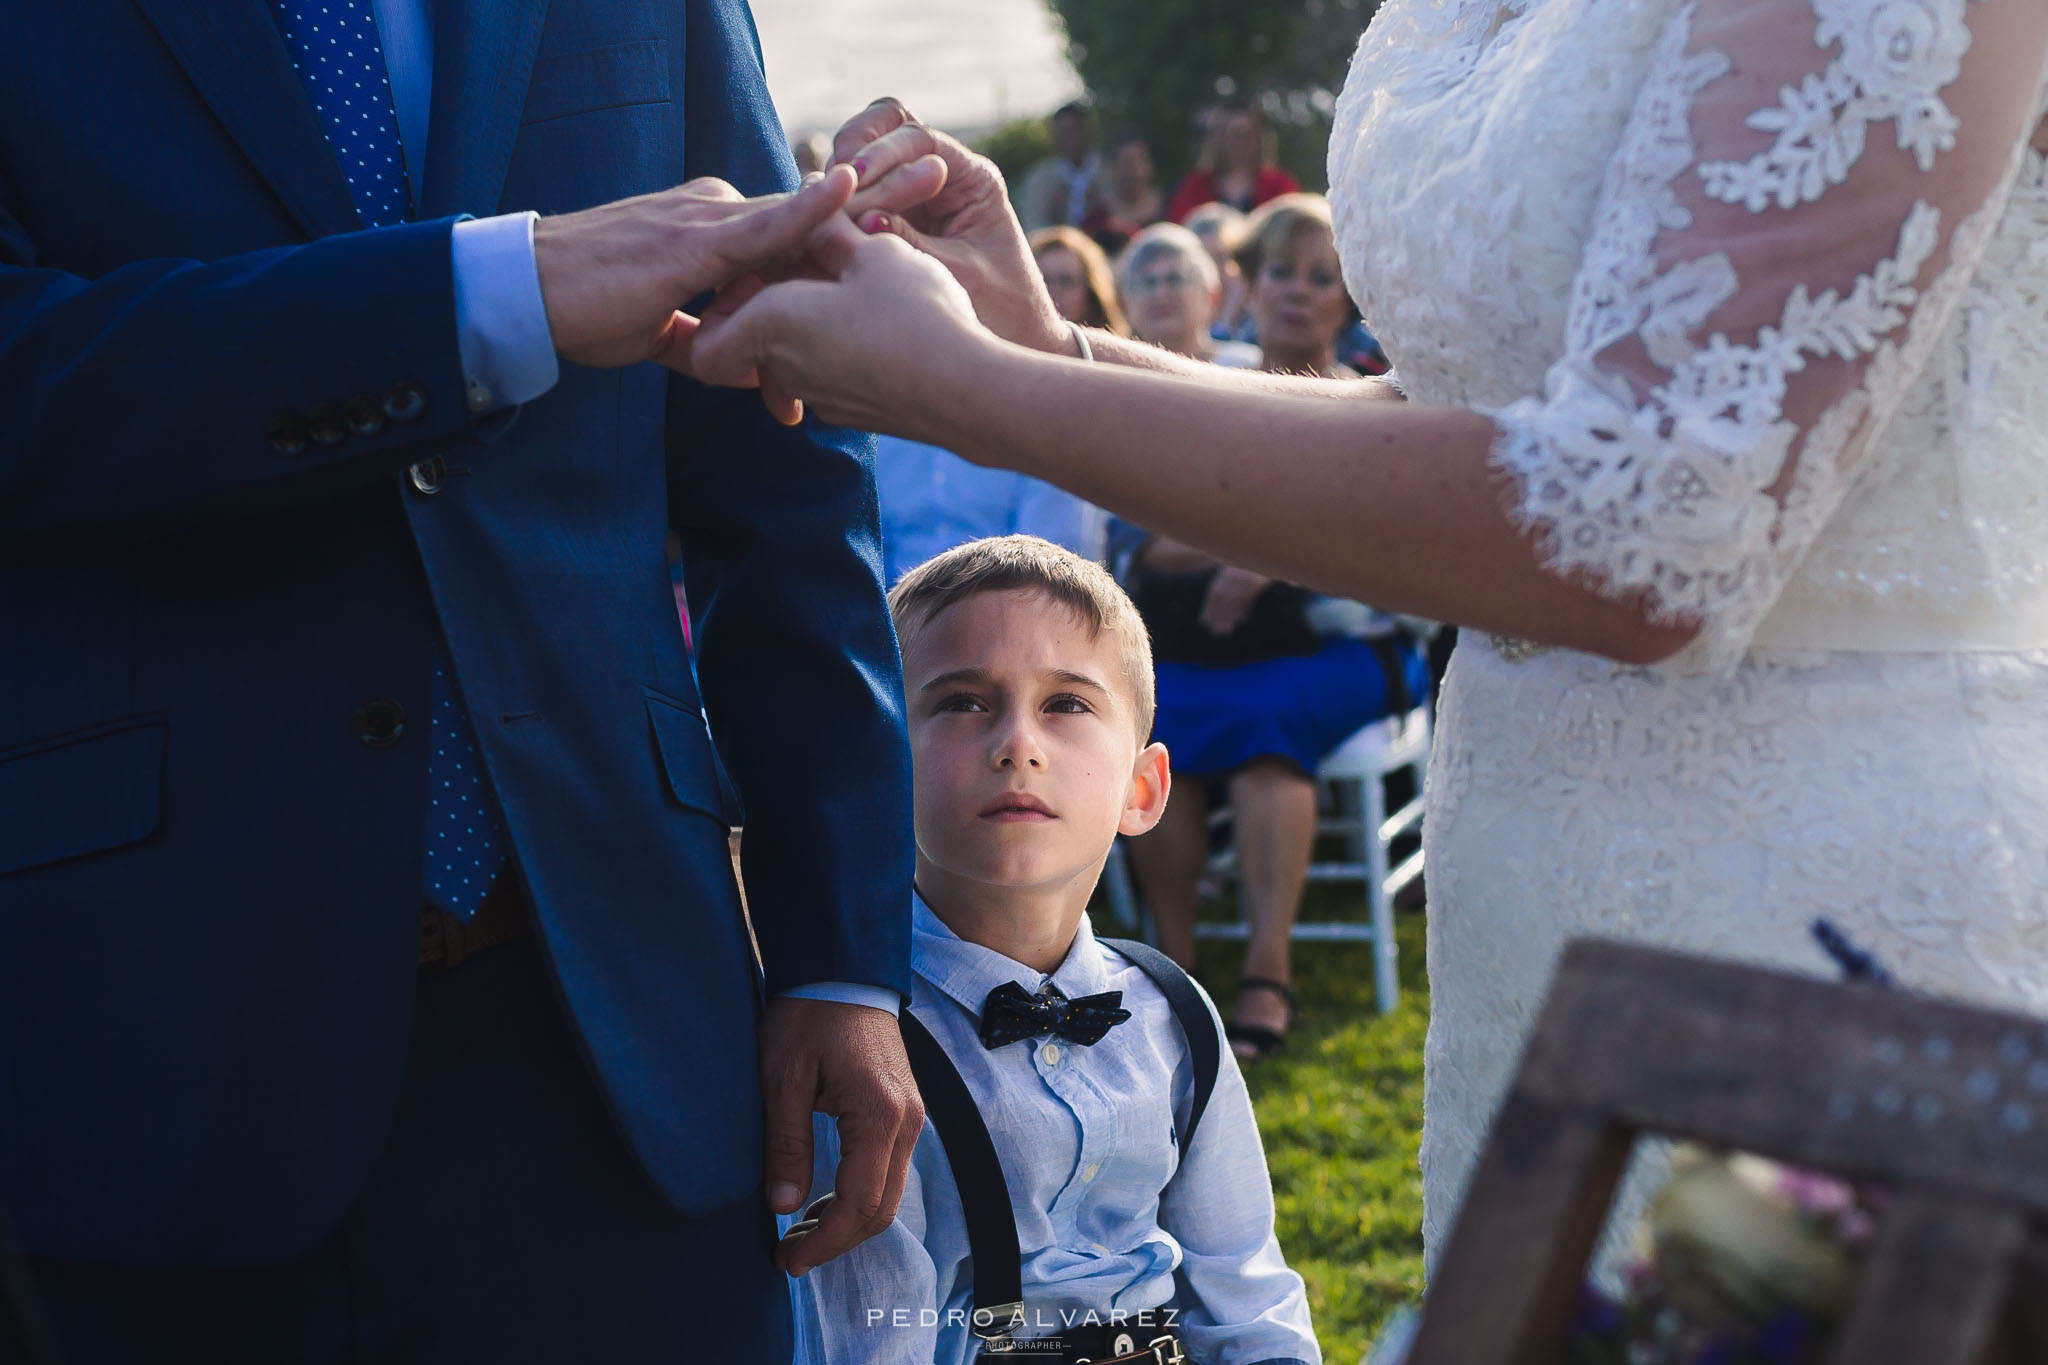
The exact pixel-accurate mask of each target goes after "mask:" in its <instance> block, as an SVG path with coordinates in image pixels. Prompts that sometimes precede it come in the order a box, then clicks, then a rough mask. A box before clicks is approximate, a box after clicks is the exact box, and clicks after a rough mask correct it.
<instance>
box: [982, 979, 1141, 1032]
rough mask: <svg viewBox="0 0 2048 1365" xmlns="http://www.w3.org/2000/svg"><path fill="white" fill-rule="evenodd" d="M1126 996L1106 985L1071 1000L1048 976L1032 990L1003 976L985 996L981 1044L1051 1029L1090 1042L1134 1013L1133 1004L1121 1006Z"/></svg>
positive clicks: (1050, 1030)
mask: <svg viewBox="0 0 2048 1365" xmlns="http://www.w3.org/2000/svg"><path fill="white" fill-rule="evenodd" d="M1123 998H1124V993H1123V992H1122V991H1104V992H1102V993H1101V994H1100V995H1084V996H1080V997H1078V998H1077V999H1073V1000H1069V999H1067V997H1066V994H1065V992H1063V991H1061V990H1060V988H1059V987H1058V986H1055V985H1053V984H1052V982H1050V981H1048V982H1046V983H1045V984H1044V985H1043V986H1040V987H1039V988H1038V994H1036V995H1032V994H1030V993H1029V992H1027V991H1026V990H1025V989H1024V988H1023V987H1022V986H1020V985H1018V984H1017V983H1016V982H1014V981H1005V982H1004V983H1003V984H1002V985H1000V986H998V987H996V988H995V989H994V990H992V991H990V992H989V993H988V999H987V1000H985V1001H983V1002H982V1006H981V1045H982V1046H983V1047H987V1048H997V1047H1002V1046H1003V1045H1004V1044H1006V1043H1017V1042H1022V1041H1023V1040H1024V1039H1026V1038H1037V1037H1039V1036H1041V1035H1043V1034H1047V1033H1051V1034H1057V1035H1058V1036H1059V1037H1062V1038H1064V1039H1066V1040H1067V1041H1068V1042H1070V1043H1079V1044H1080V1045H1081V1046H1082V1047H1089V1046H1092V1045H1093V1044H1095V1043H1098V1042H1100V1041H1101V1040H1102V1035H1103V1034H1105V1033H1107V1032H1109V1031H1110V1030H1111V1029H1112V1028H1114V1027H1116V1026H1117V1025H1118V1024H1121V1023H1122V1022H1123V1021H1124V1020H1126V1019H1128V1018H1130V1017H1131V1012H1130V1011H1129V1010H1126V1009H1119V1008H1117V1007H1118V1006H1119V1005H1120V1004H1122V1002H1123Z"/></svg>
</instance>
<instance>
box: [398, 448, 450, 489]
mask: <svg viewBox="0 0 2048 1365" xmlns="http://www.w3.org/2000/svg"><path fill="white" fill-rule="evenodd" d="M447 473H448V462H447V461H446V460H444V459H442V458H441V457H440V456H439V455H429V456H428V457H427V458H426V459H424V460H421V461H420V462H419V463H417V464H415V465H413V466H412V467H411V468H410V469H408V470H406V471H405V477H406V479H407V480H408V481H409V482H410V483H411V484H412V486H413V491H414V492H416V493H419V494H421V495H423V496H426V497H432V496H433V495H434V494H436V493H438V492H440V491H441V480H442V478H443V477H445V476H446V475H447Z"/></svg>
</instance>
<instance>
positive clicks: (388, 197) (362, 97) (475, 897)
mask: <svg viewBox="0 0 2048 1365" xmlns="http://www.w3.org/2000/svg"><path fill="white" fill-rule="evenodd" d="M371 4H372V0H270V8H271V12H272V13H273V14H275V15H276V17H277V28H278V32H279V33H281V34H283V35H284V45H285V48H286V49H287V50H288V51H289V52H290V53H291V59H292V69H293V70H294V71H296V72H298V73H299V79H300V80H301V81H303V82H304V83H305V86H306V93H307V94H309V95H311V96H312V97H313V107H314V109H316V110H317V111H319V114H320V127H321V130H322V131H323V132H325V133H326V135H327V145H328V146H329V147H330V148H332V149H333V151H334V155H335V157H336V159H337V160H339V161H340V163H341V170H342V174H343V175H345V176H346V177H347V178H348V187H349V192H350V193H351V194H353V195H354V196H355V201H356V211H357V213H359V214H360V215H362V219H363V225H364V226H365V227H387V226H389V225H390V224H392V223H402V222H404V221H405V220H406V218H407V217H408V216H409V214H410V213H411V209H412V193H411V189H410V187H409V185H408V183H407V181H406V175H405V147H404V144H403V143H401V142H400V141H399V137H398V115H397V113H396V112H395V111H394V107H393V105H392V102H391V80H390V77H389V75H388V74H387V73H386V70H385V67H384V47H383V45H382V44H381V43H380V42H378V40H377V21H376V17H375V15H374V14H373V13H372V12H371ZM429 730H430V733H429V735H428V742H429V743H430V744H431V745H432V746H433V750H432V752H431V753H430V754H429V756H428V759H427V785H428V788H429V791H428V793H427V799H428V801H429V802H430V803H431V804H430V805H429V807H428V818H427V824H428V828H427V896H428V899H430V900H432V901H433V903H434V904H436V905H438V906H440V907H441V908H442V909H443V910H446V911H448V912H449V913H450V914H453V915H460V916H461V917H463V918H464V919H467V918H468V917H469V916H471V915H474V914H475V913H476V908H477V905H478V903H479V902H480V901H482V900H483V895H484V891H485V890H486V889H487V888H488V887H489V886H490V884H491V879H492V878H493V877H495V876H496V875H497V873H498V868H499V867H500V866H501V865H502V864H503V863H504V861H505V852H504V850H505V847H506V840H505V833H504V828H503V826H502V825H501V824H500V823H499V819H498V809H497V802H496V801H495V800H494V799H493V797H492V795H491V789H490V784H489V782H488V781H486V779H485V774H484V766H483V759H482V757H481V756H480V755H479V754H478V753H477V748H476V736H475V735H474V734H473V733H472V732H471V730H470V726H469V716H468V714H467V713H466V712H465V711H464V710H463V707H462V703H461V701H460V700H459V699H458V697H457V695H456V690H455V679H454V676H453V670H452V669H451V668H450V667H449V664H448V659H447V654H446V651H445V649H444V648H443V646H442V644H441V642H440V640H439V639H438V638H437V639H436V640H435V642H434V686H433V723H432V725H431V726H429Z"/></svg>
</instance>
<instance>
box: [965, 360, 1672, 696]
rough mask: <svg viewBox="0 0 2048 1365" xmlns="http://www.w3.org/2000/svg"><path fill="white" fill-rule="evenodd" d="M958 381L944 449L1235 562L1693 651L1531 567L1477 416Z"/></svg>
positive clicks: (1351, 392)
mask: <svg viewBox="0 0 2048 1365" xmlns="http://www.w3.org/2000/svg"><path fill="white" fill-rule="evenodd" d="M1105 358H1111V357H1105ZM955 365H956V366H957V370H956V373H954V374H951V375H948V376H946V377H945V380H944V381H943V382H942V385H941V389H942V391H943V392H946V393H949V394H951V395H953V398H952V401H943V402H941V403H940V405H939V407H938V410H937V411H936V413H935V416H936V419H937V422H938V424H939V427H940V430H939V432H938V433H937V439H938V441H939V443H940V444H942V445H945V446H946V447H947V448H949V449H952V450H955V451H958V452H959V453H960V454H962V455H965V456H967V457H968V458H969V459H972V460H976V461H978V462H981V463H986V464H994V465H998V466H1001V467H1004V468H1008V469H1014V470H1018V471H1020V472H1022V473H1026V474H1030V475H1033V476H1036V477H1038V478H1042V479H1046V480H1048V481H1050V482H1052V483H1056V484H1058V485H1060V486H1061V487H1064V488H1067V489H1069V490H1071V491H1073V492H1075V493H1078V494H1079V495H1081V496H1082V497H1084V498H1087V499H1089V500H1090V501H1091V502H1095V503H1098V504H1100V505H1101V506H1104V507H1107V508H1109V509H1110V510H1111V511H1114V512H1117V513H1119V514H1120V515H1123V516H1125V517H1128V518H1129V519H1131V520H1133V521H1136V522H1138V523H1139V524H1140V525H1143V526H1145V527H1147V528H1148V529H1150V530H1153V531H1156V532H1159V533H1161V534H1164V535H1170V536H1174V537H1177V538H1179V539H1182V540H1186V541H1188V542H1189V543H1190V544H1193V545H1195V546H1198V547H1200V548H1201V549H1203V550H1205V551H1207V552H1209V553H1211V554H1213V555H1215V556H1216V557H1217V558H1219V559H1222V560H1223V561H1225V562H1226V563H1231V564H1237V565H1241V566H1243V567H1245V568H1249V569H1256V570H1258V571H1259V572H1261V573H1266V574H1270V575H1272V576H1274V577H1278V578H1285V579H1289V580H1292V581H1294V582H1299V583H1304V584H1308V585H1310V586H1312V587H1316V588H1319V589H1322V590H1325V591H1329V592H1333V593H1340V594H1342V595H1344V596H1347V597H1355V598H1358V599H1360V600H1362V601H1366V602H1370V603H1372V604H1373V605H1375V606H1378V607H1382V608H1385V609H1387V610H1391V611H1399V612H1406V613H1410V614H1413V615H1417V616H1425V617H1430V618H1433V619H1436V620H1444V621H1454V622H1457V623H1459V624H1461V625H1466V626H1472V627H1475V628H1478V629H1481V630H1487V631H1495V632H1499V633H1502V634H1509V635H1517V636H1522V637H1526V638H1529V639H1535V640H1541V641H1544V642H1546V643H1550V644H1556V645H1562V646H1565V647H1568V648H1573V649H1582V650H1587V651H1590V652H1593V653H1598V654H1604V655H1607V656H1609V657H1612V658H1618V659H1623V660H1628V661H1633V662H1647V661H1652V660H1655V659H1661V658H1664V657H1667V656H1668V655H1670V654H1672V653H1674V652H1676V650H1677V649H1679V648H1680V647H1682V646H1683V645H1684V644H1685V642H1686V640H1687V639H1688V638H1689V635H1690V633H1689V632H1687V631H1685V630H1683V629H1674V628H1670V627H1656V626H1651V625H1650V624H1648V623H1647V622H1646V621H1645V620H1644V618H1643V616H1642V613H1641V611H1640V610H1639V608H1638V606H1637V605H1634V604H1629V603H1617V602H1613V601H1609V600H1607V599H1605V598H1602V597H1600V596H1598V595H1596V594H1595V593H1594V592H1592V591H1590V590H1588V589H1586V588H1584V587H1581V586H1578V585H1575V584H1572V583H1570V582H1568V581H1566V580H1564V579H1561V578H1559V577H1557V576H1556V575H1554V574H1552V573H1550V572H1549V571H1547V570H1546V569H1544V568H1543V567H1542V566H1541V564H1540V563H1539V562H1538V560H1537V556H1536V553H1535V550H1534V548H1533V547H1532V546H1531V545H1530V543H1529V541H1528V540H1527V539H1526V538H1525V537H1524V536H1522V535H1521V534H1520V533H1518V532H1517V531H1516V530H1515V529H1514V528H1513V526H1512V525H1511V524H1510V523H1509V521H1508V519H1507V516H1506V513H1505V512H1504V511H1503V507H1502V490H1501V488H1500V487H1499V486H1498V484H1497V482H1496V476H1495V475H1494V473H1493V472H1492V471H1491V470H1490V469H1489V467H1488V454H1489V451H1490V449H1491V446H1492V442H1493V437H1494V428H1493V424H1492V423H1491V422H1489V421H1487V420H1486V419H1485V418H1483V417H1481V416H1479V415H1478V414H1476V413H1472V412H1469V411H1466V410H1463V409H1459V408H1445V407H1424V406H1420V405H1411V404H1403V403H1394V402H1385V403H1380V402H1362V401H1360V400H1359V397H1358V396H1357V393H1358V386H1357V385H1355V384H1353V385H1345V384H1342V383H1332V382H1326V381H1298V382H1295V383H1286V382H1284V381H1282V382H1275V381H1274V377H1272V376H1261V375H1247V374H1242V373H1233V372H1231V371H1228V370H1224V369H1221V368H1220V367H1214V366H1207V367H1195V366H1193V365H1192V363H1191V365H1190V367H1189V368H1186V369H1182V368H1180V367H1177V366H1176V367H1171V368H1168V367H1158V368H1156V369H1155V368H1152V367H1143V368H1141V367H1137V366H1129V365H1117V364H1098V365H1092V366H1084V365H1081V364H1078V363H1075V362H1073V361H1066V360H1060V359H1055V358H1052V357H1049V356H1045V355H1042V354H1038V353H1036V352H1032V351H1027V350H1024V349H1022V348H1019V347H1014V346H1010V345H1008V344H1005V343H1000V342H991V343H990V344H989V345H987V346H983V347H977V348H972V349H970V350H968V351H965V352H963V353H962V354H961V355H959V356H958V357H956V358H955Z"/></svg>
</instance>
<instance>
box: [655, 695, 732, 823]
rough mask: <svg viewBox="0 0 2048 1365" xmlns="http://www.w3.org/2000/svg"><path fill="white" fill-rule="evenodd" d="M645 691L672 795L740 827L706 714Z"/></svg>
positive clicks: (722, 820)
mask: <svg viewBox="0 0 2048 1365" xmlns="http://www.w3.org/2000/svg"><path fill="white" fill-rule="evenodd" d="M641 691H642V693H643V694H645V696H646V698H647V720H648V723H649V724H650V725H651V726H652V727H653V729H654V749H655V752H656V754H657V755H659V756H660V759H661V771H662V775H663V776H664V777H666V778H667V779H668V789H669V792H670V794H672V795H673V796H674V797H675V799H676V800H677V801H679V802H681V803H682V804H683V805H684V806H687V807H688V808H689V809H691V810H695V811H702V812H703V813H704V814H706V815H708V816H710V817H711V818H712V819H714V820H718V821H720V822H722V823H723V824H725V825H726V826H728V827H730V826H733V825H737V824H738V823H739V811H738V808H737V806H736V804H735V803H734V802H733V801H732V800H731V799H730V797H729V795H728V793H727V792H726V789H725V783H724V781H723V780H722V777H721V774H720V773H719V770H718V758H717V755H716V754H715V753H714V752H713V751H712V748H711V731H710V730H709V729H707V728H706V727H705V724H704V716H703V714H702V713H701V712H699V711H698V710H697V709H696V708H695V707H692V706H685V705H684V704H683V703H681V702H679V701H676V700H675V699H674V698H672V697H667V696H664V695H663V694H661V693H659V692H657V691H655V690H654V689H653V688H651V687H646V688H642V689H641Z"/></svg>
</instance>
